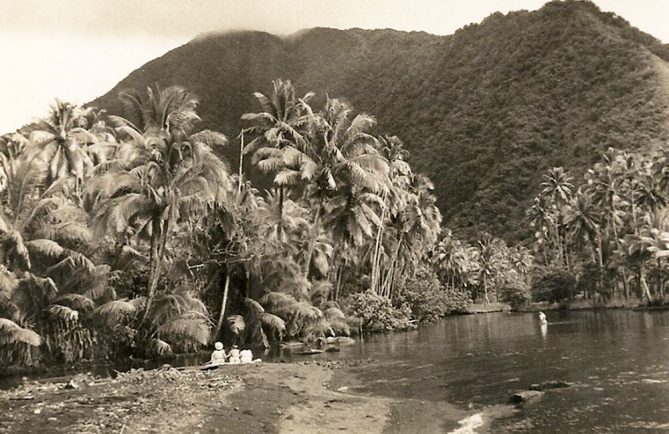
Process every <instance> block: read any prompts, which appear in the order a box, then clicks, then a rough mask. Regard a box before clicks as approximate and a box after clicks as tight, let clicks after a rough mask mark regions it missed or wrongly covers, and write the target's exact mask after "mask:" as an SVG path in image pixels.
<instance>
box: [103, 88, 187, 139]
mask: <svg viewBox="0 0 669 434" xmlns="http://www.w3.org/2000/svg"><path fill="white" fill-rule="evenodd" d="M120 98H121V102H122V103H123V108H124V112H125V113H126V117H125V118H121V117H118V116H109V118H110V119H111V120H112V122H114V123H115V124H116V126H117V127H119V126H129V127H131V128H132V129H133V130H135V131H138V132H140V133H144V134H146V135H147V136H155V137H159V138H163V139H166V140H167V139H168V138H170V137H172V138H175V137H176V138H179V139H180V138H184V137H188V136H190V135H191V134H192V133H193V131H194V128H195V126H196V125H197V124H198V123H199V122H200V117H199V116H198V114H197V112H196V109H197V105H198V103H199V100H198V98H197V96H195V95H194V94H193V93H191V92H189V91H188V90H186V89H184V88H182V87H180V86H170V87H168V88H166V89H161V88H160V86H158V84H156V85H155V89H154V88H151V87H147V89H146V97H142V95H140V94H139V93H137V92H135V91H129V92H122V93H121V94H120Z"/></svg>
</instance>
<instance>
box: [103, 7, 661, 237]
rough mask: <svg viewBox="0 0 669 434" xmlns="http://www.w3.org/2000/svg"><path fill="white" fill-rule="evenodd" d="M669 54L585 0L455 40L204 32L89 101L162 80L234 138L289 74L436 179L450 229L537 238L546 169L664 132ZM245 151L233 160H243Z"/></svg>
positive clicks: (484, 26) (500, 18)
mask: <svg viewBox="0 0 669 434" xmlns="http://www.w3.org/2000/svg"><path fill="white" fill-rule="evenodd" d="M667 60H669V48H668V47H667V46H666V45H662V44H661V43H659V42H658V41H657V40H655V39H654V38H653V37H651V36H649V35H647V34H644V33H642V32H640V31H638V30H636V29H634V28H632V27H631V26H630V25H629V24H628V23H627V22H626V21H624V20H623V19H621V18H619V17H616V16H615V15H613V14H609V13H603V12H601V11H600V10H599V9H598V8H597V7H596V6H594V5H593V4H591V3H588V2H580V1H566V2H551V3H548V4H547V5H545V6H544V7H543V8H541V9H540V10H538V11H535V12H527V11H520V12H512V13H509V14H507V15H502V14H500V13H496V14H493V15H491V16H489V17H488V18H486V19H485V20H484V21H483V22H482V23H480V24H475V25H469V26H466V27H464V28H463V29H460V30H458V31H457V32H456V33H455V34H453V35H450V36H444V37H441V36H434V35H429V34H426V33H415V32H412V33H405V32H398V31H393V30H375V31H366V30H360V29H352V30H347V31H340V30H332V29H312V30H308V31H304V32H301V33H299V34H296V35H293V36H291V37H289V38H285V39H280V38H277V37H274V36H271V35H268V34H265V33H259V32H240V33H232V34H224V35H213V36H208V37H201V38H198V39H196V40H194V41H192V42H190V43H188V44H186V45H184V46H182V47H180V48H177V49H175V50H173V51H171V52H169V53H167V54H166V55H164V56H162V57H161V58H158V59H156V60H153V61H151V62H149V63H147V64H146V65H144V66H143V67H142V68H140V69H139V70H137V71H135V72H133V73H132V74H130V75H129V76H128V77H127V78H126V79H124V80H123V81H121V82H120V83H119V84H118V85H117V86H116V87H115V88H114V89H112V90H111V91H110V92H109V93H107V94H106V95H104V96H103V97H101V98H99V99H98V100H96V101H94V102H93V104H95V105H98V106H100V107H104V108H107V109H108V110H109V111H111V112H119V111H120V107H119V105H118V101H117V98H116V96H117V94H118V92H119V91H120V90H123V89H131V88H134V89H143V88H145V87H146V86H148V85H150V84H153V83H155V82H158V83H160V85H161V86H167V85H170V84H180V85H182V86H185V87H187V88H189V89H190V90H192V91H194V92H195V93H197V94H198V95H199V96H200V97H201V99H202V104H201V107H200V112H201V113H202V114H203V117H204V121H205V122H204V123H205V126H206V127H208V128H216V129H219V130H221V131H223V132H225V133H226V134H228V136H230V137H234V136H236V134H237V133H238V131H239V128H240V126H241V125H240V121H239V116H240V115H241V114H242V113H244V112H247V111H254V110H256V109H257V107H256V106H255V105H254V101H253V98H252V97H251V94H252V92H254V91H263V92H267V91H268V90H269V89H270V88H271V80H273V79H275V78H289V79H291V80H293V82H295V83H296V85H297V88H298V91H299V93H301V94H302V93H305V92H306V91H309V90H314V91H317V92H318V93H319V96H320V98H321V101H322V99H323V95H324V94H325V93H328V94H330V95H332V96H337V97H345V98H347V99H348V100H349V101H350V102H351V103H353V105H354V106H355V107H356V108H357V109H358V110H360V111H365V112H368V113H371V114H373V115H375V116H376V117H377V119H378V121H379V131H380V132H383V133H388V134H396V135H398V136H400V137H401V138H402V139H403V140H404V142H405V143H406V145H407V147H408V148H409V149H410V150H411V154H412V155H411V160H412V163H413V164H415V165H416V167H418V168H419V170H422V171H424V172H426V173H427V174H428V175H429V176H430V177H431V178H432V179H433V180H434V182H435V186H436V193H437V195H438V196H439V202H438V203H439V206H440V208H441V210H442V212H443V213H444V215H445V217H446V222H447V224H449V225H451V226H454V227H456V228H458V230H459V231H460V232H462V233H463V234H464V235H465V236H467V235H473V234H476V233H477V232H478V231H481V230H487V231H489V232H492V233H494V234H496V235H500V236H503V237H505V238H507V239H512V240H513V239H520V238H523V237H525V236H526V235H527V230H526V228H525V226H524V224H523V215H524V210H525V208H526V205H527V204H528V202H529V200H531V198H532V196H533V195H534V194H536V192H537V189H538V183H539V182H540V179H541V174H542V173H543V172H544V171H545V170H546V169H547V168H549V167H551V166H555V165H564V166H565V167H567V168H569V169H572V170H573V171H574V173H576V174H579V173H580V171H582V170H583V169H584V168H585V167H586V166H588V165H590V164H591V163H592V162H593V161H594V160H595V159H596V158H597V157H598V155H599V153H600V152H602V151H604V150H605V149H606V148H608V147H610V146H613V147H616V148H626V149H636V148H639V147H642V146H646V145H650V144H652V143H656V142H661V141H664V140H666V139H667V134H668V130H669V128H668V125H669V114H668V113H669V104H668V102H669V98H668V96H667V90H668V89H667V88H666V83H667V81H666V71H665V68H666V67H667ZM235 149H236V146H234V145H233V146H231V150H230V156H231V157H232V158H235V159H236V158H237V157H236V155H237V154H236V153H235Z"/></svg>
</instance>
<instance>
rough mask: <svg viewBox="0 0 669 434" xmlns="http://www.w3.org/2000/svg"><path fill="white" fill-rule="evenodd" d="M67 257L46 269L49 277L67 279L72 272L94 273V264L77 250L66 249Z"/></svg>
mask: <svg viewBox="0 0 669 434" xmlns="http://www.w3.org/2000/svg"><path fill="white" fill-rule="evenodd" d="M66 253H67V257H66V258H65V259H62V260H61V261H60V262H57V263H56V264H54V265H52V266H51V267H49V268H47V269H46V274H47V275H48V276H50V277H54V278H59V279H60V280H67V279H68V278H69V276H71V275H72V273H86V274H88V275H90V274H93V273H95V264H93V262H92V261H91V260H90V259H88V258H87V257H86V256H84V255H82V254H81V253H79V252H75V251H72V250H68V251H67V252H66Z"/></svg>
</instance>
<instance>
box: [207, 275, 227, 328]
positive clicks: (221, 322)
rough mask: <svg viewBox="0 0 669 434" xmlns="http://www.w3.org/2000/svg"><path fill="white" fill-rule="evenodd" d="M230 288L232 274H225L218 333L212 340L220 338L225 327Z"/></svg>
mask: <svg viewBox="0 0 669 434" xmlns="http://www.w3.org/2000/svg"><path fill="white" fill-rule="evenodd" d="M229 288H230V272H229V271H228V272H226V273H225V286H224V288H223V301H221V314H220V315H219V316H218V321H217V323H216V331H215V332H214V333H213V334H212V335H211V338H212V340H216V339H217V338H218V334H219V333H220V332H221V328H222V327H223V320H224V319H225V306H226V304H227V302H228V289H229Z"/></svg>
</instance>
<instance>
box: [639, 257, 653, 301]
mask: <svg viewBox="0 0 669 434" xmlns="http://www.w3.org/2000/svg"><path fill="white" fill-rule="evenodd" d="M639 286H640V289H641V291H642V294H643V297H646V300H648V303H651V302H652V301H653V297H652V296H651V295H650V289H649V288H648V283H647V282H646V271H645V268H644V265H643V262H640V263H639Z"/></svg>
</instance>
